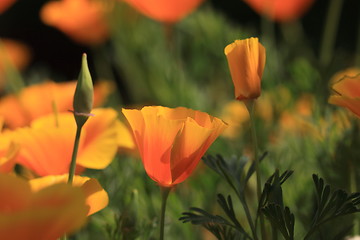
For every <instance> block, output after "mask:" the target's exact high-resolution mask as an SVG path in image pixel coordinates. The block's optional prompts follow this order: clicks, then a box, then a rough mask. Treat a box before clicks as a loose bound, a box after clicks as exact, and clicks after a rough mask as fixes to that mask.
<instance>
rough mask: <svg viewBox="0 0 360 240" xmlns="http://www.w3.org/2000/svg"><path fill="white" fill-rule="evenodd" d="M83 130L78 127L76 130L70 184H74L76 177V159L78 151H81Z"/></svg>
mask: <svg viewBox="0 0 360 240" xmlns="http://www.w3.org/2000/svg"><path fill="white" fill-rule="evenodd" d="M81 129H82V127H77V128H76V135H75V142H74V149H73V153H72V156H71V163H70V170H69V178H68V184H72V182H73V178H74V175H75V168H76V157H77V152H78V149H79V142H80V135H81Z"/></svg>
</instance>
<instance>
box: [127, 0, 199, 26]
mask: <svg viewBox="0 0 360 240" xmlns="http://www.w3.org/2000/svg"><path fill="white" fill-rule="evenodd" d="M203 1H204V0H146V1H144V0H125V2H127V3H128V4H130V5H131V6H132V7H134V8H135V9H136V10H138V11H139V12H141V13H142V14H144V15H145V16H148V17H149V18H152V19H155V20H157V21H160V22H165V23H175V22H178V21H180V20H181V19H182V18H183V17H185V16H186V15H187V14H189V13H190V12H192V11H193V10H194V9H195V8H196V7H198V6H199V5H200V4H201V3H202V2H203Z"/></svg>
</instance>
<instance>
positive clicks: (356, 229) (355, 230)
mask: <svg viewBox="0 0 360 240" xmlns="http://www.w3.org/2000/svg"><path fill="white" fill-rule="evenodd" d="M348 166H349V178H350V179H349V183H350V193H355V192H357V185H356V172H355V170H356V168H355V167H354V164H353V161H352V159H351V158H350V159H349V160H348ZM354 215H355V214H354ZM353 224H354V227H353V234H354V236H356V235H359V219H358V218H357V216H356V215H355V216H354V222H353Z"/></svg>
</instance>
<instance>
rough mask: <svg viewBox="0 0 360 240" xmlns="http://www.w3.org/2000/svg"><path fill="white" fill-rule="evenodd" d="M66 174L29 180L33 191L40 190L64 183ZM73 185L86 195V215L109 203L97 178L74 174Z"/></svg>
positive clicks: (66, 178)
mask: <svg viewBox="0 0 360 240" xmlns="http://www.w3.org/2000/svg"><path fill="white" fill-rule="evenodd" d="M67 180H68V175H67V174H65V175H58V176H46V177H42V178H36V179H32V180H30V181H29V183H30V186H31V189H32V190H33V191H40V190H41V189H43V188H46V187H48V186H51V185H54V184H57V183H66V182H67ZM72 185H73V186H76V187H80V188H81V189H82V191H83V192H84V194H85V197H86V205H88V206H89V210H88V213H87V215H91V214H94V213H95V212H98V211H100V210H101V209H103V208H105V207H106V206H107V205H108V203H109V198H108V195H107V193H106V192H105V190H104V189H103V188H102V187H101V185H100V183H99V182H98V180H96V179H95V178H88V177H82V176H77V175H76V176H74V179H73V183H72Z"/></svg>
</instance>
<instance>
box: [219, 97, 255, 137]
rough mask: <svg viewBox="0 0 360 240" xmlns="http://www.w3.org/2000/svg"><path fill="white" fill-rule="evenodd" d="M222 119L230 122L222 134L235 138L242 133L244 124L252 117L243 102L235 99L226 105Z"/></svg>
mask: <svg viewBox="0 0 360 240" xmlns="http://www.w3.org/2000/svg"><path fill="white" fill-rule="evenodd" d="M221 119H223V120H224V121H225V122H226V123H227V124H228V128H226V129H225V130H224V132H223V133H222V136H224V137H227V138H230V139H234V138H236V137H237V136H238V135H239V134H240V131H241V130H242V128H243V124H244V123H245V122H247V121H248V120H249V119H250V116H249V111H248V110H247V108H246V106H245V105H244V104H243V103H241V102H239V101H235V100H233V101H231V102H229V103H227V104H226V105H225V106H224V108H223V110H222V113H221Z"/></svg>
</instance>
